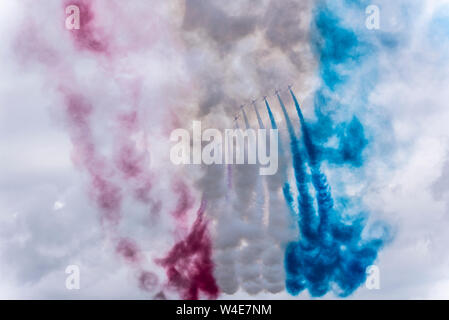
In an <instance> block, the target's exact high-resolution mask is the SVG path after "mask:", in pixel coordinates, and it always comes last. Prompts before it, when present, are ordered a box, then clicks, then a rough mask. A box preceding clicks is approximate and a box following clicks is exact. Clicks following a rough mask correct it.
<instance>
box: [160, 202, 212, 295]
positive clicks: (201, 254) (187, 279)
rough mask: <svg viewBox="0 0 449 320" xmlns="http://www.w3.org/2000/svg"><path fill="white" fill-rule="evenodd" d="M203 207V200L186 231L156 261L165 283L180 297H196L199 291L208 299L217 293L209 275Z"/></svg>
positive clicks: (208, 249)
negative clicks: (163, 275)
mask: <svg viewBox="0 0 449 320" xmlns="http://www.w3.org/2000/svg"><path fill="white" fill-rule="evenodd" d="M205 209H206V202H205V201H204V200H203V201H202V203H201V207H200V208H199V210H198V212H197V218H196V220H195V222H194V224H193V226H192V229H191V231H190V233H189V234H188V235H187V237H186V238H185V239H184V240H182V241H180V242H178V243H177V244H176V245H175V246H174V247H173V248H172V249H171V250H170V252H169V254H168V255H167V256H166V257H165V258H163V259H161V260H160V261H159V262H160V264H161V265H162V266H164V267H165V268H166V271H167V277H168V281H169V286H171V287H174V288H176V289H177V290H178V291H180V292H181V295H182V298H184V299H189V300H197V299H198V298H199V294H200V292H203V293H204V294H205V295H206V296H207V297H208V298H210V299H216V298H217V297H218V294H219V289H218V286H217V283H216V281H215V278H214V276H213V269H214V265H213V262H212V259H211V255H212V243H211V239H210V236H209V233H208V231H207V225H208V223H207V221H206V220H205V218H204V211H205Z"/></svg>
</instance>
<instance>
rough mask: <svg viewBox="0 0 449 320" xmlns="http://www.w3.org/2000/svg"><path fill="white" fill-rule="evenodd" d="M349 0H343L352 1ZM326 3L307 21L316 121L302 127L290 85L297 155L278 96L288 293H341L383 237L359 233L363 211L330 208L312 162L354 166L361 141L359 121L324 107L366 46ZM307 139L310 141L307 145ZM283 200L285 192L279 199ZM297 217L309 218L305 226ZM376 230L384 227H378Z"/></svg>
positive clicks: (349, 289) (351, 286)
mask: <svg viewBox="0 0 449 320" xmlns="http://www.w3.org/2000/svg"><path fill="white" fill-rule="evenodd" d="M357 2H358V1H352V2H348V1H346V2H344V3H346V4H349V3H351V5H354V4H356V3H357ZM327 3H328V2H326V1H320V4H319V5H318V7H317V10H316V12H315V20H314V24H315V27H316V33H317V35H318V37H317V39H315V49H316V50H317V52H318V55H319V59H320V61H319V62H320V74H321V78H322V83H323V84H322V86H321V88H319V90H318V91H317V93H316V95H315V113H316V115H317V118H318V122H317V124H316V125H315V126H314V127H309V126H308V124H307V123H306V121H305V120H304V116H303V114H302V111H301V108H300V105H299V103H298V100H297V99H296V97H295V95H294V94H293V92H292V91H291V90H290V93H291V96H292V99H293V101H294V103H295V107H296V111H297V114H298V117H299V120H300V125H301V132H302V142H303V144H304V147H305V153H306V157H302V154H301V149H300V147H299V144H298V140H297V138H296V135H295V132H294V129H293V126H292V124H291V120H290V119H289V116H288V113H287V111H286V109H285V105H284V103H283V101H282V99H281V98H280V96H279V95H278V99H279V103H280V105H281V108H282V110H283V112H284V116H285V118H286V121H287V127H288V130H289V134H290V139H291V150H292V155H293V167H294V170H295V178H296V180H297V186H298V191H299V199H298V203H299V209H300V210H299V211H300V212H299V220H298V224H299V228H300V238H299V240H298V241H295V242H291V243H289V244H288V246H287V248H286V251H285V268H286V275H287V276H286V287H287V291H288V292H289V293H290V294H292V295H297V294H299V293H300V292H302V291H303V290H305V289H307V290H308V291H309V293H310V294H311V296H314V297H320V296H323V295H325V294H326V293H328V292H329V291H331V290H333V291H334V292H335V293H336V294H337V295H339V296H341V297H346V296H348V295H350V294H351V293H353V292H354V291H355V290H356V289H357V288H358V287H359V286H360V285H361V284H362V283H364V281H365V280H366V269H367V267H368V266H370V265H371V264H372V263H373V262H374V261H375V260H376V258H377V254H378V251H379V250H380V248H381V247H382V246H383V244H384V239H381V238H376V239H364V238H363V237H362V232H363V230H364V227H365V224H366V215H365V214H364V213H360V214H358V215H356V216H351V217H350V216H349V215H344V214H342V213H341V212H339V211H338V210H336V209H335V208H334V201H333V198H332V194H331V190H330V187H329V185H328V182H327V178H326V176H325V175H324V174H323V173H322V172H321V165H320V163H321V159H322V158H323V157H325V158H326V160H327V161H329V162H334V163H342V164H343V163H348V164H351V165H353V166H361V165H362V163H363V161H362V156H361V154H362V151H363V149H364V148H365V146H366V144H367V140H366V138H365V136H364V131H363V126H362V125H361V123H360V121H359V120H358V119H357V118H356V117H353V118H352V120H351V121H349V122H344V123H340V124H337V125H336V124H335V123H334V121H333V119H332V114H333V113H334V112H335V110H332V108H330V109H329V106H334V107H335V106H338V104H339V102H338V101H337V98H335V96H338V95H336V94H335V93H337V92H339V93H340V94H342V93H343V94H344V92H341V90H342V88H344V85H345V84H346V83H347V82H348V78H347V76H346V75H345V74H344V73H342V71H341V70H344V69H345V68H344V67H347V69H350V68H351V67H353V65H354V63H355V62H357V63H360V60H361V59H362V56H363V54H364V49H366V46H365V45H364V44H361V43H360V41H359V39H358V38H357V35H356V34H355V33H354V32H353V31H351V30H349V29H347V28H345V27H343V26H342V25H341V21H340V19H339V18H338V17H337V16H336V15H335V13H334V11H333V10H331V9H330V8H329V6H331V5H329V6H328V5H327ZM333 4H335V2H333ZM334 8H335V7H334ZM360 91H361V92H360V94H361V95H363V94H364V92H363V90H360ZM359 100H362V99H359ZM340 107H341V106H340ZM335 134H337V136H338V138H339V140H340V142H339V146H338V148H337V149H334V150H326V148H323V147H321V149H320V147H319V145H322V144H323V143H324V142H326V141H327V140H328V139H329V137H331V136H332V135H335ZM314 140H316V141H317V142H318V145H316V144H314ZM330 151H331V152H330ZM304 159H306V161H307V162H308V163H309V167H310V171H311V175H312V181H311V182H312V185H313V187H314V189H315V191H316V202H317V207H318V208H317V209H318V216H316V215H315V208H314V206H313V202H311V201H310V198H311V196H310V192H309V189H308V187H307V184H308V182H309V181H308V178H307V171H306V169H305V168H306V164H305V162H304ZM289 200H291V199H288V200H287V201H289ZM315 217H316V218H317V219H315ZM304 221H307V222H309V223H311V225H306V224H305V223H304ZM383 231H384V232H385V233H386V232H387V230H386V229H384V230H383ZM382 236H385V234H384V235H382Z"/></svg>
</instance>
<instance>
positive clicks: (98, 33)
mask: <svg viewBox="0 0 449 320" xmlns="http://www.w3.org/2000/svg"><path fill="white" fill-rule="evenodd" d="M92 2H94V1H87V0H69V1H66V3H65V7H67V6H69V5H75V6H77V7H78V8H79V10H80V28H79V29H73V30H71V33H72V35H73V38H74V40H75V44H76V46H77V48H78V49H85V50H88V51H91V52H94V53H102V54H107V53H108V50H109V48H108V43H107V41H106V39H105V34H104V32H102V30H101V29H100V28H99V27H98V26H95V25H94V19H95V13H94V10H93V7H92Z"/></svg>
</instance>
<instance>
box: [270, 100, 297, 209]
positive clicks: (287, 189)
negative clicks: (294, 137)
mask: <svg viewBox="0 0 449 320" xmlns="http://www.w3.org/2000/svg"><path fill="white" fill-rule="evenodd" d="M264 101H265V106H266V108H267V111H268V117H269V118H270V123H271V128H272V129H277V128H278V125H277V123H276V119H275V118H274V115H273V112H272V111H271V107H270V104H269V103H268V100H267V98H266V97H265V98H264ZM283 152H284V151H283V148H282V145H281V142H280V141H279V156H280V157H281V158H283ZM284 178H285V179H287V177H284ZM282 193H283V195H284V198H285V201H286V202H287V205H288V208H289V210H290V212H291V213H292V215H294V216H297V215H298V213H297V212H296V210H295V201H294V199H293V195H292V192H291V187H290V184H289V183H288V182H286V183H285V184H284V186H283V188H282Z"/></svg>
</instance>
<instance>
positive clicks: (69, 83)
mask: <svg viewBox="0 0 449 320" xmlns="http://www.w3.org/2000/svg"><path fill="white" fill-rule="evenodd" d="M98 3H99V2H96V1H94V0H92V1H87V0H74V1H66V2H65V4H66V6H67V5H72V4H73V5H77V6H78V7H79V8H80V19H81V26H80V29H79V30H67V32H69V34H70V37H71V38H72V40H73V43H74V49H76V51H77V53H81V54H82V53H84V52H88V53H89V56H83V57H84V58H86V59H95V62H97V64H99V65H100V67H103V68H99V72H100V73H102V76H103V77H104V78H105V80H106V82H107V84H111V83H110V82H114V84H115V85H116V86H117V87H118V88H119V90H120V95H121V98H120V101H119V102H118V103H117V107H119V106H127V110H125V111H123V110H122V111H120V112H119V111H117V112H115V113H114V114H113V115H112V118H110V113H107V115H106V116H107V118H106V119H102V121H103V120H104V121H106V122H109V120H112V124H113V126H112V130H111V131H110V132H108V137H109V138H110V140H111V139H112V155H109V154H107V155H106V154H104V153H103V151H102V150H103V148H102V145H99V144H98V142H97V141H96V139H95V137H96V135H95V134H94V132H95V133H97V131H95V130H94V129H97V127H96V124H95V120H96V118H97V117H98V111H99V110H97V108H100V107H101V106H96V101H97V100H96V99H95V100H90V97H91V94H90V93H84V92H83V89H82V86H80V84H81V82H80V81H81V79H79V80H78V78H79V77H78V76H77V73H76V72H74V71H72V70H73V65H72V63H71V62H72V61H70V59H73V55H71V56H70V55H67V54H66V53H64V52H62V51H59V50H58V47H57V44H58V43H56V45H55V44H53V43H51V42H48V41H45V40H43V39H45V37H41V36H40V35H39V32H37V31H35V29H36V28H35V27H34V28H33V25H32V23H31V22H30V21H33V18H32V13H30V19H29V20H28V22H27V24H26V25H25V26H24V27H25V28H24V30H23V32H22V33H21V34H20V36H21V38H20V39H18V41H17V50H18V57H19V58H23V60H24V62H34V63H37V64H39V65H41V66H44V67H45V68H46V71H47V73H48V75H49V76H48V79H49V81H50V82H51V86H52V87H53V88H55V89H56V88H57V90H59V93H60V94H61V96H62V97H63V101H64V103H63V108H64V116H65V118H66V123H67V127H68V131H69V135H70V139H71V141H72V145H73V162H74V163H75V165H77V166H78V167H79V168H81V169H83V170H84V171H85V172H86V173H87V174H88V178H89V195H90V197H91V199H92V201H93V202H94V203H95V205H96V207H98V208H99V211H100V218H101V222H102V226H103V227H105V228H106V231H107V232H109V233H110V234H112V236H113V240H114V243H115V251H116V253H117V254H118V255H119V256H120V258H121V259H123V261H124V262H125V263H126V264H128V265H129V266H131V267H132V268H133V270H134V271H135V272H136V277H137V280H138V283H139V287H140V288H141V289H142V290H146V291H149V292H150V291H152V290H153V289H154V287H156V286H157V283H158V279H157V277H156V275H155V274H153V273H152V272H149V271H145V270H144V267H143V266H144V264H145V255H144V253H143V252H142V251H141V248H140V247H139V245H138V244H137V243H136V242H135V241H134V240H133V239H131V238H128V237H123V236H121V235H120V234H119V233H118V228H117V227H118V225H119V223H120V221H121V218H122V215H123V212H124V211H123V210H124V208H123V201H124V200H125V199H127V197H129V196H131V197H133V199H134V200H137V201H139V202H141V203H143V204H145V205H147V207H148V210H149V213H150V214H155V213H158V212H159V211H160V210H162V208H163V207H162V202H161V200H159V199H155V197H154V195H153V194H152V190H153V188H154V186H155V185H156V183H155V182H154V174H153V173H152V172H150V170H149V155H148V151H147V149H148V148H147V147H148V146H147V144H146V143H145V144H144V147H143V148H142V149H143V150H140V149H139V148H138V147H137V145H136V141H135V136H136V135H137V134H140V133H142V132H143V134H144V138H145V127H144V124H145V122H146V121H147V117H145V114H144V112H143V111H142V110H141V103H140V101H141V99H140V93H141V91H142V90H141V88H142V81H140V80H141V79H140V78H141V77H145V76H146V75H145V76H143V75H140V73H139V70H133V68H132V67H130V68H127V69H126V72H125V74H124V75H123V74H122V70H120V69H119V68H120V66H121V65H123V61H122V60H121V58H123V57H124V56H126V55H125V54H124V55H122V53H126V54H127V53H130V54H131V53H132V51H131V50H132V49H133V48H136V47H139V48H138V49H139V50H142V49H150V48H151V46H152V43H150V42H153V41H154V36H151V37H150V38H151V39H150V40H151V41H150V42H142V40H147V35H146V34H143V33H142V34H139V37H137V38H135V39H136V40H135V41H134V40H133V39H134V38H133V37H131V38H130V39H131V40H130V41H131V42H130V43H131V45H129V44H130V43H126V45H124V46H118V43H116V42H113V41H112V40H114V39H115V38H112V37H110V36H108V35H107V34H106V32H104V29H102V27H101V26H100V25H101V20H100V21H97V20H96V19H97V18H104V17H103V16H102V12H99V11H100V10H96V9H94V8H95V5H96V4H98ZM101 3H102V4H105V3H106V2H101ZM107 5H108V6H109V5H111V6H113V3H110V2H107ZM66 6H63V8H61V9H62V12H65V8H66ZM97 7H98V6H97ZM109 9H110V8H109V7H108V10H109ZM95 10H96V11H98V12H96V11H95ZM127 18H128V20H132V19H129V17H127ZM128 20H127V21H126V23H125V24H124V23H123V21H120V23H121V24H120V26H119V27H115V26H110V27H111V28H112V29H113V30H114V31H116V30H118V29H121V28H122V27H125V29H126V30H125V31H126V32H132V35H133V34H134V33H135V32H134V31H137V33H139V30H134V29H132V28H131V29H129V30H128V29H127V25H126V24H127V23H128ZM154 20H157V19H154ZM117 23H118V22H117ZM108 28H109V26H108ZM59 40H60V39H58V40H57V41H59ZM133 41H134V42H133ZM63 49H65V47H63ZM70 53H72V52H70ZM139 75H140V77H139ZM86 80H87V81H88V80H90V79H85V78H83V79H82V81H86ZM107 84H106V85H107ZM95 85H97V86H100V87H99V88H100V89H104V88H106V87H103V86H102V84H101V83H99V84H97V83H96V84H95ZM98 96H99V97H100V98H101V94H99V95H98ZM100 102H102V101H101V100H100ZM115 107H116V106H113V107H112V108H111V109H110V110H108V111H110V112H113V110H115V109H116V108H115ZM168 112H170V110H169V111H168ZM108 142H110V141H109V140H108ZM172 189H173V191H174V193H176V194H177V195H178V196H179V198H178V202H177V205H176V208H175V210H174V211H173V216H174V217H177V218H179V219H177V222H178V223H179V222H182V224H181V225H182V226H184V227H185V221H186V219H187V215H188V211H189V210H190V209H191V208H192V206H193V202H194V200H193V197H192V195H191V194H190V192H189V189H188V187H187V185H186V184H185V183H184V182H182V180H178V181H177V182H175V184H174V185H173V187H172ZM203 212H204V205H203V206H202V207H201V209H200V210H199V211H198V216H197V218H196V221H195V223H194V225H193V227H192V229H191V231H190V232H185V233H184V234H186V236H185V238H184V240H183V241H181V242H179V243H177V244H176V245H175V246H174V247H173V249H172V250H171V251H170V253H169V254H168V256H167V258H166V259H165V260H164V261H165V264H164V266H166V268H167V272H168V274H169V282H170V284H171V285H175V284H176V287H177V288H178V289H179V291H180V292H181V294H182V296H183V297H191V298H198V296H199V293H200V292H204V293H205V294H206V295H207V296H209V297H211V298H216V296H217V295H218V287H217V285H216V283H215V280H214V278H213V275H212V269H213V264H212V260H211V250H212V248H211V241H210V238H209V235H208V233H207V223H206V222H205V221H204V217H203ZM177 227H178V230H179V229H180V228H179V227H180V225H177ZM180 248H184V249H185V250H184V251H185V252H180V254H179V256H178V257H176V256H174V255H176V254H177V253H178V252H179V251H180ZM181 251H183V250H181ZM175 253H176V254H175ZM178 270H179V271H178ZM176 273H178V274H179V276H178V277H176V276H175V274H176ZM175 279H178V280H179V281H175ZM181 283H184V284H185V285H181ZM186 290H187V291H188V292H186ZM161 296H164V294H163V293H161Z"/></svg>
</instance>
